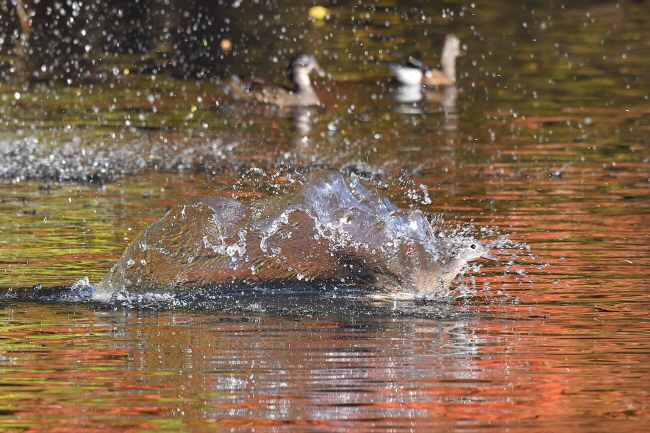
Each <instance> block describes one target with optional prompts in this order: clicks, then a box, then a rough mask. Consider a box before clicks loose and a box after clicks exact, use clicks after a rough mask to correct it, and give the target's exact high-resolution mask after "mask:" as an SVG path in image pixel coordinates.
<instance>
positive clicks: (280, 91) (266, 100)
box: [214, 53, 325, 107]
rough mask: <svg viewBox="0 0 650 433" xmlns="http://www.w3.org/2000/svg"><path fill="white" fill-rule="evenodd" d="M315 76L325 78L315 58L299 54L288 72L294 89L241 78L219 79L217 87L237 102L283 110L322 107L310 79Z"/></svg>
mask: <svg viewBox="0 0 650 433" xmlns="http://www.w3.org/2000/svg"><path fill="white" fill-rule="evenodd" d="M311 72H316V73H317V74H318V75H320V76H323V75H325V73H324V72H323V70H322V69H320V67H319V66H318V62H317V61H316V58H315V57H314V56H313V55H311V54H305V53H298V54H296V55H295V56H294V57H293V58H292V59H291V62H289V67H288V68H287V75H288V76H289V80H291V84H292V87H285V86H279V85H276V84H273V83H269V82H267V81H265V80H262V79H259V78H254V79H252V80H247V81H244V80H242V79H240V78H239V77H238V76H237V75H232V76H230V77H228V78H217V79H215V80H214V83H215V84H216V85H217V86H218V87H219V88H220V89H221V90H222V91H223V92H224V93H226V94H227V95H229V96H231V97H232V98H233V99H234V100H235V101H242V102H249V103H257V102H259V103H263V104H269V105H277V106H283V107H290V106H309V105H318V104H320V100H319V99H318V95H316V92H315V91H314V88H313V87H312V85H311V80H310V79H309V74H310V73H311Z"/></svg>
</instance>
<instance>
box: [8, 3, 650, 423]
mask: <svg viewBox="0 0 650 433" xmlns="http://www.w3.org/2000/svg"><path fill="white" fill-rule="evenodd" d="M15 3H16V4H18V3H21V4H23V5H26V6H25V7H26V11H27V15H26V16H27V17H28V19H31V20H32V21H31V26H28V27H29V29H31V30H29V35H28V36H25V32H26V31H27V30H21V29H26V27H22V26H21V24H20V22H18V21H12V20H5V19H4V17H5V16H10V17H14V15H13V12H11V11H13V10H14V9H13V8H14V7H15V6H14V2H5V3H0V14H3V15H2V18H3V19H0V39H2V44H0V78H1V79H2V81H1V82H0V101H1V103H0V153H1V156H0V174H2V177H3V179H5V180H4V181H3V182H2V184H0V228H1V232H2V237H1V238H0V290H1V291H2V292H3V293H4V294H6V293H7V292H8V289H9V288H17V287H32V286H34V285H37V284H42V285H43V286H44V287H46V288H47V287H55V286H60V285H68V284H71V283H72V282H73V281H76V280H78V279H80V278H82V277H85V276H87V277H88V278H89V279H90V281H91V282H93V283H96V282H98V281H99V280H100V278H101V277H102V275H103V274H104V273H105V272H106V271H107V270H108V268H109V267H110V266H111V265H112V264H113V263H114V262H115V261H116V260H117V259H118V258H119V256H120V255H121V254H122V252H123V251H124V248H125V247H126V245H127V244H128V242H130V241H131V240H132V239H133V238H135V236H136V234H137V233H138V232H139V231H140V230H141V229H142V228H143V227H145V226H147V225H149V224H150V223H151V222H153V221H155V220H157V219H158V218H160V216H162V215H163V214H164V213H165V212H166V211H167V210H168V209H169V208H170V207H171V206H173V205H174V204H175V203H177V202H178V201H179V200H183V199H186V198H187V199H194V198H195V197H194V196H196V197H203V196H205V195H211V194H214V193H216V192H227V193H228V194H235V195H237V196H239V197H257V196H264V195H269V194H282V193H283V192H284V191H287V190H290V189H291V188H292V187H291V185H292V183H291V182H292V180H293V179H296V178H299V177H300V176H302V175H303V173H305V172H310V171H314V170H316V169H319V170H320V169H322V168H330V169H332V168H333V169H339V170H341V171H344V172H346V173H358V174H360V175H362V176H364V177H366V178H368V179H369V180H370V181H372V182H375V183H377V184H379V185H381V187H382V188H383V191H384V192H385V194H386V195H387V196H389V197H390V198H391V201H393V202H395V203H396V204H398V205H399V206H400V207H402V208H405V209H408V208H409V207H413V208H416V209H420V210H422V211H424V212H426V213H430V214H436V213H443V214H445V218H446V219H455V220H456V221H458V222H459V223H461V224H464V223H470V222H473V224H474V225H475V226H476V227H477V229H478V230H480V228H481V227H486V226H489V227H494V226H496V227H499V228H500V229H501V231H502V232H503V233H507V234H509V236H510V237H511V239H513V240H514V241H517V242H522V243H525V244H527V245H529V246H530V253H531V254H532V255H533V257H528V256H527V254H524V252H522V251H513V253H514V252H516V253H518V255H517V257H516V258H512V260H510V257H509V256H508V252H507V251H505V252H504V253H503V254H502V255H501V257H500V261H499V262H496V263H483V264H482V266H481V269H480V270H476V269H475V270H474V271H473V272H471V273H470V274H469V275H468V276H467V278H466V280H465V284H466V290H463V291H460V292H459V294H460V295H462V296H460V297H459V298H458V299H457V300H455V301H454V302H450V303H436V302H433V303H428V304H417V303H412V302H411V303H409V302H393V303H391V302H371V301H368V300H360V299H358V298H355V297H354V296H349V297H345V296H341V297H340V298H336V299H334V298H331V297H326V296H320V297H319V296H314V297H300V296H295V297H292V298H291V299H285V298H283V297H281V296H277V297H271V298H263V297H259V298H247V299H246V300H245V302H244V301H243V300H242V299H238V298H236V297H234V296H233V297H232V298H229V299H228V300H227V301H224V302H222V303H221V304H218V303H217V304H215V303H214V302H213V303H207V302H206V303H205V304H199V305H193V306H192V307H191V308H190V307H189V306H188V307H187V308H184V309H183V308H177V309H175V310H167V311H152V310H140V311H135V310H128V309H118V310H117V311H112V310H111V311H109V310H106V309H103V308H100V307H98V306H96V305H92V304H51V303H50V304H48V303H43V302H39V303H29V302H18V301H16V300H11V299H4V300H2V301H0V373H1V374H0V387H1V388H2V390H3V392H2V393H1V395H0V430H7V431H17V430H30V429H31V430H39V431H53V430H57V429H59V430H64V429H69V430H86V431H99V430H102V431H106V430H114V431H136V430H137V431H143V430H154V429H156V430H166V431H179V430H192V431H205V430H208V429H219V428H221V429H223V430H229V431H289V430H291V431H322V430H325V429H330V430H331V429H337V431H371V430H379V429H382V430H387V429H391V430H405V431H406V430H408V431H435V430H438V431H470V430H471V431H485V430H488V429H494V428H496V429H498V430H503V429H506V428H507V429H508V430H509V431H522V432H523V431H526V432H530V431H540V432H541V431H544V432H546V431H611V430H614V429H620V428H627V429H628V430H631V431H637V430H638V431H643V430H647V426H648V424H649V423H650V413H649V411H648V407H649V404H650V396H649V395H648V389H647V388H648V387H647V380H646V378H647V376H648V375H649V374H650V370H649V367H648V365H650V364H649V363H648V359H649V358H650V356H649V355H650V353H649V351H648V347H650V344H648V343H649V341H648V335H649V332H650V327H649V326H648V321H647V311H648V308H649V307H650V305H649V304H650V301H649V299H648V295H647V293H648V290H649V289H650V287H649V285H648V269H649V267H650V252H649V251H648V234H649V233H650V223H649V222H648V214H649V213H650V186H649V185H650V184H649V183H648V179H649V178H650V166H649V161H650V151H649V150H648V134H649V131H650V126H649V125H650V109H649V108H648V94H649V89H648V84H647V83H648V82H650V78H649V76H648V70H650V69H649V67H648V66H649V64H648V59H650V55H649V52H648V45H647V41H646V38H644V35H645V34H646V32H647V30H646V27H647V22H648V18H649V16H648V9H647V2H645V3H644V2H632V1H620V2H609V1H603V2H600V1H579V2H565V3H559V4H555V3H554V4H548V2H545V3H543V4H542V3H541V2H533V3H531V2H525V3H524V2H500V3H495V2H487V1H476V2H472V3H465V2H460V1H459V2H454V1H450V2H445V3H444V8H443V6H441V4H440V3H437V2H430V3H426V4H420V3H418V2H415V3H409V4H402V3H400V4H399V5H397V4H395V5H393V4H390V5H389V4H386V5H376V4H372V5H365V4H362V5H358V4H357V3H355V4H352V3H349V2H343V3H341V2H339V3H338V4H336V5H334V4H332V5H327V7H328V9H329V15H326V17H325V18H321V19H319V20H318V21H316V20H315V19H314V20H312V21H309V20H306V19H302V18H301V16H302V15H300V14H301V13H302V12H301V8H302V6H300V5H298V6H296V5H295V4H294V3H291V4H290V5H288V4H286V3H285V2H277V4H273V5H267V4H263V5H258V4H255V3H254V2H251V3H250V4H249V3H247V2H235V3H237V5H238V6H239V7H235V4H231V5H230V6H228V7H227V8H226V9H225V12H224V11H222V12H223V13H222V14H219V13H217V10H216V8H217V5H218V2H210V4H209V5H208V4H207V3H206V4H205V5H204V4H203V3H201V2H186V3H187V5H186V6H185V7H181V6H179V5H177V4H176V3H177V2H158V1H150V2H138V3H137V5H142V6H136V3H133V4H130V5H128V6H127V5H124V6H123V7H121V8H120V7H117V6H115V7H113V2H110V3H106V5H109V4H110V5H111V6H106V5H104V3H101V4H94V5H92V6H91V5H88V8H89V9H85V7H86V5H85V4H84V5H83V7H82V8H81V9H80V10H78V11H75V10H74V7H75V6H74V5H81V3H79V2H76V3H75V2H70V3H65V4H64V3H61V4H60V5H59V6H57V7H56V8H52V6H51V5H50V4H49V2H40V3H32V2H27V1H24V0H23V1H22V2H15ZM151 5H154V6H155V7H154V10H155V11H156V13H153V14H147V13H144V12H145V11H146V8H147V7H149V6H151ZM495 5H496V6H495ZM258 6H259V8H258ZM310 6H311V5H310ZM366 6H367V7H366ZM32 7H33V8H34V9H33V14H32V9H31V8H32ZM48 7H51V8H52V12H51V13H52V14H55V15H56V17H55V18H56V19H49V18H48V19H43V18H42V16H43V15H44V14H45V13H46V12H47V8H48ZM93 8H99V11H96V10H94V9H93ZM142 8H144V9H142ZM256 8H258V9H259V10H258V9H256ZM62 10H64V11H65V15H64V14H63V13H62V12H61V11H62ZM289 10H290V11H291V13H288V12H287V11H289ZM306 11H307V8H305V13H306ZM168 12H173V13H168ZM186 12H187V13H186ZM89 13H92V14H94V16H99V15H103V16H107V17H108V19H106V20H104V21H99V22H98V23H97V26H96V27H93V26H87V25H86V24H87V21H86V18H85V17H86V15H84V14H89ZM7 14H9V15H7ZM260 14H261V15H263V17H264V20H263V23H264V24H262V25H260V24H258V18H259V15H260ZM70 18H74V19H73V20H70ZM226 20H228V21H230V25H229V26H228V28H226V26H225V21H226ZM116 21H117V23H118V24H117V29H118V30H119V31H113V29H112V27H113V26H114V23H115V22H116ZM149 24H151V25H149ZM267 24H268V26H267ZM109 26H110V27H111V28H109ZM283 26H284V32H283V31H282V28H283ZM164 29H167V30H169V31H163V30H164ZM84 30H85V31H86V35H83V34H82V31H84ZM21 32H22V33H21ZM55 32H58V34H59V36H57V37H55V36H54V34H55ZM104 32H105V34H104ZM448 33H453V34H456V35H458V36H459V37H460V39H461V41H463V44H465V45H466V46H465V47H463V48H464V50H465V55H464V56H463V57H460V58H459V60H458V75H459V83H458V86H457V87H450V88H447V89H443V90H442V92H431V91H428V90H425V91H424V92H422V93H421V98H420V99H418V100H417V101H415V102H408V103H405V105H404V106H403V107H404V108H406V109H405V110H400V109H399V107H400V104H401V103H398V102H396V101H394V100H392V99H391V93H390V92H389V83H390V81H389V72H388V71H387V70H386V69H385V68H384V67H383V65H382V64H381V61H382V60H383V59H384V56H385V55H386V53H387V51H388V49H390V50H391V51H392V50H399V51H402V52H412V51H414V50H419V51H421V52H422V54H423V60H424V61H425V63H427V64H430V65H435V64H436V63H437V62H438V61H439V59H438V57H437V56H438V51H439V47H440V44H441V42H442V40H443V39H444V36H445V35H446V34H448ZM21 34H22V36H21ZM34 35H39V39H36V38H34V37H33V36H34ZM161 35H162V36H164V35H169V36H168V37H165V38H163V37H162V36H161ZM21 37H22V38H23V39H26V38H29V41H28V45H20V44H18V45H16V44H17V43H18V41H19V39H20V38H21ZM224 39H229V40H231V41H232V47H233V49H232V50H230V51H227V52H226V51H224V52H222V51H221V50H222V49H221V41H222V40H224ZM204 41H205V43H204ZM89 42H91V43H89ZM86 46H89V48H90V49H89V50H88V51H86ZM298 48H300V49H309V51H310V52H317V54H318V58H319V60H320V62H321V67H322V68H323V69H324V70H325V71H327V72H328V73H329V76H328V78H326V79H319V80H316V81H315V88H316V90H317V92H319V97H321V100H322V101H323V106H322V107H317V108H313V109H310V110H308V111H302V110H299V111H286V110H285V111H283V110H277V109H269V108H268V107H260V106H257V107H250V106H242V105H238V104H233V103H232V101H230V100H228V99H227V98H226V97H225V96H223V95H221V94H220V93H218V91H217V89H215V88H214V87H213V86H211V85H210V83H209V80H207V79H205V78H204V77H207V76H210V75H226V74H229V73H231V72H232V73H238V74H240V75H242V76H250V75H252V74H254V75H256V76H260V77H264V78H269V79H272V80H273V81H281V80H282V79H283V78H284V71H283V70H284V67H285V65H286V60H287V58H289V57H290V55H291V52H292V50H295V49H298ZM21 49H22V50H23V51H20V50H21ZM29 50H31V51H29ZM26 53H29V55H26ZM107 53H108V54H107ZM21 61H22V62H23V64H22V65H21V64H20V62H21ZM188 77H192V78H191V79H190V78H188ZM445 91H448V92H453V93H450V94H446V93H445ZM70 179H72V180H75V179H83V180H85V182H83V183H75V182H68V180H70ZM188 196H189V197H188Z"/></svg>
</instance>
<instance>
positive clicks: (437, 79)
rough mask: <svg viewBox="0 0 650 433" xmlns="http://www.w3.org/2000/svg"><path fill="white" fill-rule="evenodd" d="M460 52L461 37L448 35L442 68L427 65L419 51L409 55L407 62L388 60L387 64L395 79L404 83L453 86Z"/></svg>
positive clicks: (409, 84)
mask: <svg viewBox="0 0 650 433" xmlns="http://www.w3.org/2000/svg"><path fill="white" fill-rule="evenodd" d="M460 54H461V51H460V39H458V38H457V37H456V36H453V35H447V37H446V38H445V44H444V46H443V48H442V56H441V58H440V64H441V65H442V70H438V69H433V68H429V67H427V66H425V65H424V64H423V63H422V59H421V56H420V53H419V52H417V51H416V52H414V53H413V54H411V55H410V56H408V57H407V58H406V59H405V60H406V62H405V63H397V62H386V66H387V67H388V69H390V71H391V72H392V73H393V75H394V76H395V81H396V82H397V83H399V84H402V85H407V86H414V85H419V84H422V85H425V86H428V87H438V86H451V85H452V84H454V83H455V82H456V57H458V56H459V55H460Z"/></svg>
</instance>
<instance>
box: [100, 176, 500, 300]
mask: <svg viewBox="0 0 650 433" xmlns="http://www.w3.org/2000/svg"><path fill="white" fill-rule="evenodd" d="M489 249H490V246H489V245H484V244H483V243H481V242H479V241H477V240H476V239H475V238H474V237H472V236H470V235H469V233H468V229H467V228H466V227H453V226H450V227H444V224H442V219H441V218H438V219H436V220H435V221H434V223H431V222H429V221H428V220H427V219H426V217H425V216H424V215H423V214H422V213H421V212H419V211H410V212H406V211H402V210H400V209H399V208H397V207H396V206H395V205H394V204H393V203H391V202H390V201H389V200H388V199H386V198H383V197H380V196H378V195H375V194H373V193H371V192H370V191H368V190H367V189H366V188H365V187H364V186H363V185H362V184H361V182H360V181H359V180H358V179H357V178H355V177H352V179H351V180H350V181H349V183H346V181H345V179H344V178H343V176H341V175H340V174H339V173H336V172H327V173H321V174H318V175H315V176H313V177H312V178H311V179H310V181H309V182H307V183H305V184H304V185H303V186H302V188H300V189H299V190H298V191H297V192H296V193H294V194H292V195H288V196H284V197H283V196H278V197H272V198H268V199H262V200H257V201H253V202H250V203H244V202H241V201H237V200H234V199H231V198H226V197H220V196H213V197H209V198H204V199H201V200H199V201H198V202H195V203H192V204H183V205H177V206H175V207H174V208H172V209H171V210H170V211H169V212H168V213H167V214H166V215H165V216H164V217H163V218H161V219H160V220H159V221H157V222H155V223H153V224H152V225H151V226H149V227H148V228H147V229H145V230H144V231H143V232H142V234H141V235H140V236H139V237H138V238H137V239H136V240H134V241H133V242H132V244H131V245H130V246H129V247H128V248H127V250H126V251H125V253H124V255H123V256H122V258H121V259H120V260H119V261H118V263H117V264H116V265H115V266H114V267H113V269H112V270H111V271H109V272H108V274H107V275H106V276H105V277H104V279H103V280H102V281H101V283H100V284H99V285H98V286H97V289H96V290H95V292H94V293H93V295H92V299H93V300H96V301H102V302H107V301H111V300H116V299H118V298H119V299H122V300H123V299H129V298H132V297H140V296H149V297H151V299H155V298H157V297H160V296H162V297H164V298H167V297H168V296H170V295H172V296H177V297H188V296H192V295H194V294H197V293H200V292H204V293H206V292H207V293H224V292H226V291H228V290H231V291H232V290H233V289H235V290H238V291H241V290H242V288H246V287H248V288H255V289H256V290H260V288H261V287H263V288H264V289H266V290H270V289H272V288H276V289H278V288H279V289H281V290H287V288H291V289H293V290H296V289H297V290H308V291H309V290H315V288H317V287H320V288H328V287H329V288H341V287H343V288H350V287H354V288H358V289H363V290H368V291H370V293H389V294H391V293H398V294H405V295H407V296H410V297H416V298H427V299H436V298H439V297H443V296H447V295H448V294H449V293H450V292H449V287H450V285H451V284H452V282H453V281H454V279H455V278H456V277H457V276H458V274H459V273H462V272H463V271H464V270H465V269H466V267H467V263H468V262H470V261H472V260H475V259H477V258H479V257H490V255H489Z"/></svg>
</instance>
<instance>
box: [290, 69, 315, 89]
mask: <svg viewBox="0 0 650 433" xmlns="http://www.w3.org/2000/svg"><path fill="white" fill-rule="evenodd" d="M291 81H292V82H293V90H294V91H295V92H299V93H307V92H313V88H312V87H311V80H310V79H309V74H307V73H304V72H302V71H299V72H293V74H292V76H291Z"/></svg>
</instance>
